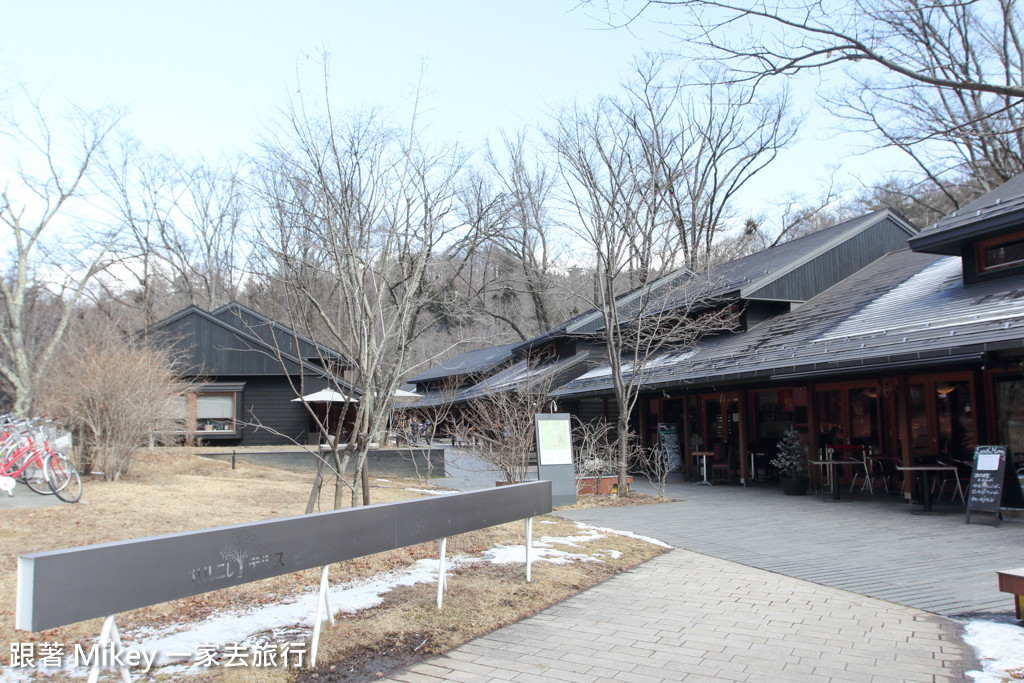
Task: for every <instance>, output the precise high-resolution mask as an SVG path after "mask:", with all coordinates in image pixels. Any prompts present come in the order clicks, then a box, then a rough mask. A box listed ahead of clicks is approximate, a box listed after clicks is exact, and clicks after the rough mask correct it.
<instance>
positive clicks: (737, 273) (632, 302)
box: [516, 209, 916, 352]
mask: <svg viewBox="0 0 1024 683" xmlns="http://www.w3.org/2000/svg"><path fill="white" fill-rule="evenodd" d="M886 220H891V221H893V223H894V224H895V225H897V226H899V228H901V229H902V230H903V231H904V232H905V233H906V234H907V236H908V237H909V236H910V235H913V234H915V232H916V229H915V228H914V227H913V226H912V225H911V224H910V223H908V222H907V221H905V220H904V219H903V218H902V217H900V216H899V215H898V214H896V213H895V212H893V211H891V210H890V209H881V210H878V211H873V212H871V213H867V214H864V215H861V216H857V217H856V218H852V219H850V220H847V221H843V222H841V223H837V224H835V225H833V226H831V227H828V228H825V229H824V230H819V231H818V232H814V233H811V234H809V235H804V236H803V237H798V238H796V239H793V240H790V241H789V242H783V243H782V244H778V245H776V246H774V247H769V248H767V249H762V250H761V251H758V252H755V253H753V254H749V255H747V256H744V257H742V258H738V259H735V260H733V261H729V262H727V263H724V264H722V265H719V266H716V267H714V268H712V269H711V270H710V272H709V273H706V274H700V273H694V272H693V271H690V270H688V269H686V268H680V269H678V270H676V271H673V272H671V273H668V274H666V275H664V276H663V277H662V278H660V279H659V280H658V281H657V282H655V283H653V284H652V285H651V286H650V287H649V288H648V295H647V296H643V297H641V296H640V295H641V294H642V293H643V290H639V289H638V290H633V291H631V292H628V293H626V294H624V295H622V296H621V297H620V298H619V305H620V315H621V317H623V318H626V317H629V316H630V315H635V314H637V313H642V310H641V308H649V309H653V308H657V309H658V310H659V311H663V310H670V309H673V308H683V307H688V308H689V307H691V306H693V305H694V302H701V303H706V304H707V305H708V306H715V305H718V304H720V303H722V302H723V301H727V300H732V299H739V298H744V299H756V298H759V293H763V291H764V290H766V289H767V288H768V287H769V285H771V284H772V283H775V282H777V281H778V280H780V279H781V278H784V277H786V276H787V275H790V274H791V273H793V272H794V271H796V270H797V269H799V268H800V267H801V266H804V265H806V264H808V263H810V262H811V261H813V260H814V259H816V258H818V257H820V256H822V255H824V254H826V253H827V252H829V251H830V250H833V249H836V248H837V247H839V246H840V245H843V244H844V243H847V242H848V241H849V240H851V239H852V238H854V237H855V236H857V235H859V234H861V233H863V232H865V231H866V230H869V229H871V228H872V227H875V226H877V225H878V224H879V223H881V222H883V221H886ZM893 246H895V245H893ZM900 246H902V242H901V243H900ZM883 253H884V251H877V253H873V254H871V255H869V256H868V258H867V259H866V260H874V259H875V258H877V257H879V256H881V255H882V254H883ZM858 267H859V266H854V267H852V268H850V269H849V270H850V271H852V270H855V269H857V268H858ZM848 272H849V271H848ZM687 281H690V282H691V284H689V285H688V284H687ZM831 282H834V279H833V280H832V281H829V282H828V284H831ZM826 286H827V285H826ZM819 289H820V288H819ZM660 291H664V292H665V295H663V296H659V292H660ZM815 293H816V292H815ZM767 298H771V299H776V300H777V299H778V297H777V296H771V297H767ZM806 298H808V297H800V298H793V297H789V298H787V299H785V300H787V301H803V300H805V299H806ZM603 323H604V320H603V318H602V316H601V312H600V311H598V310H597V309H591V310H589V311H586V312H584V313H581V314H580V315H577V316H576V317H574V318H572V319H571V320H569V321H566V322H565V323H563V324H561V325H559V326H558V327H555V328H552V329H551V330H548V331H547V332H545V333H543V334H541V335H538V336H536V337H534V338H533V339H530V340H528V341H526V342H524V343H523V344H521V345H520V346H519V347H518V348H517V349H516V351H517V352H518V351H522V350H525V349H527V348H529V347H530V346H533V345H536V344H538V343H541V342H544V341H547V340H550V339H555V338H558V337H560V336H568V335H572V334H574V333H578V334H582V333H588V332H595V331H597V330H599V329H602V328H603Z"/></svg>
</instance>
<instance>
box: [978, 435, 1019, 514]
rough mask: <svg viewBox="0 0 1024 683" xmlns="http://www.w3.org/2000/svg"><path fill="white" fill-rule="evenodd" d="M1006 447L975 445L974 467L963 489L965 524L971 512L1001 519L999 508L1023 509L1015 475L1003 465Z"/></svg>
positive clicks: (1005, 461)
mask: <svg viewBox="0 0 1024 683" xmlns="http://www.w3.org/2000/svg"><path fill="white" fill-rule="evenodd" d="M1006 451H1007V448H1006V446H978V447H977V448H975V449H974V468H973V471H972V473H971V484H970V486H969V487H968V489H967V524H970V523H971V513H972V512H991V513H993V514H995V524H996V525H997V526H998V525H999V520H1000V519H1002V513H1001V512H1000V509H1001V508H1004V507H1024V492H1022V491H1021V488H1020V480H1019V479H1017V473H1016V472H1014V470H1013V468H1012V467H1010V466H1009V464H1008V463H1007V457H1006V455H1007V453H1006Z"/></svg>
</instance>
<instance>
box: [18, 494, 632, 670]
mask: <svg viewBox="0 0 1024 683" xmlns="http://www.w3.org/2000/svg"><path fill="white" fill-rule="evenodd" d="M435 493H441V492H435ZM445 493H447V492H445ZM577 528H578V529H579V533H578V534H576V535H573V536H567V537H557V536H541V537H539V538H534V539H533V545H532V547H531V552H530V556H531V560H532V561H534V562H550V563H552V564H570V563H572V562H601V561H602V560H601V559H600V558H599V557H592V556H590V555H585V554H578V553H572V552H568V551H565V550H559V549H558V548H556V547H555V546H562V547H565V546H568V547H569V548H582V547H583V545H584V544H586V543H588V542H591V541H596V540H598V539H601V538H606V537H607V535H608V533H621V532H611V531H610V530H598V529H596V528H595V527H591V526H588V525H585V524H577ZM623 535H628V534H623ZM525 554H526V547H525V546H524V545H497V546H494V547H492V548H490V549H489V550H487V551H485V552H483V553H482V554H481V555H480V556H478V557H469V556H456V557H450V558H448V559H447V561H446V564H447V566H448V567H449V568H450V569H457V568H460V567H471V566H474V565H484V564H508V563H514V562H523V561H524V559H525ZM606 555H607V556H608V557H610V558H614V557H617V556H618V553H617V552H616V551H607V553H606ZM437 565H438V562H437V560H435V559H425V560H419V561H418V562H417V563H416V564H415V565H414V566H413V567H410V568H409V569H407V570H404V571H401V572H392V573H386V574H379V575H377V576H376V577H374V578H373V579H370V580H364V581H350V582H346V583H341V584H336V585H333V586H331V588H330V590H329V591H328V593H329V595H328V602H329V603H330V605H331V607H332V609H333V611H334V612H335V614H337V613H338V612H345V613H349V614H352V613H355V612H358V611H359V610H362V609H367V608H369V607H373V606H375V605H378V604H380V603H381V602H382V601H383V599H384V595H385V594H386V593H388V592H389V591H391V590H392V589H394V588H396V587H400V586H412V585H415V584H417V583H436V582H437ZM318 597H319V594H318V592H317V591H316V590H315V589H311V590H309V591H306V592H304V593H301V594H299V595H298V596H289V597H282V598H281V600H280V602H278V603H276V604H269V605H264V606H262V607H258V608H254V609H246V610H237V611H224V612H220V613H218V614H216V615H214V616H211V617H210V618H208V619H205V620H203V621H199V622H191V623H179V624H175V625H173V626H170V627H165V628H160V629H153V628H145V629H137V630H133V631H125V632H122V633H121V640H122V642H123V644H124V646H125V648H126V649H128V650H135V651H139V652H145V653H149V654H155V655H156V663H155V666H156V667H160V673H164V674H175V675H188V674H195V673H199V672H200V671H202V670H204V668H203V667H201V666H200V665H199V664H197V663H196V660H197V659H198V657H197V655H198V654H199V653H201V652H203V651H208V650H210V649H211V648H216V649H217V650H218V651H227V650H230V649H231V648H238V647H240V646H242V647H244V648H246V649H247V650H249V651H252V649H253V648H258V647H263V646H266V645H268V644H270V645H285V644H286V643H288V642H296V643H298V642H301V641H304V640H305V639H306V638H308V637H309V632H310V630H311V629H312V627H313V623H314V620H315V619H316V609H317V599H318ZM65 654H66V655H68V657H67V661H66V662H65V665H64V666H63V667H62V668H63V670H64V672H65V673H66V674H68V675H70V676H74V677H77V676H82V677H84V676H86V675H88V670H87V668H86V667H84V666H80V665H77V666H76V662H75V661H73V660H72V659H71V657H70V654H71V653H65ZM77 664H80V662H78V663H77ZM57 670H58V669H47V671H48V672H50V673H54V672H56V671H57ZM32 672H33V670H32V669H18V668H10V667H9V668H6V669H5V670H4V671H2V672H0V683H15V682H19V681H29V680H32V678H31V676H30V675H29V674H31V673H32Z"/></svg>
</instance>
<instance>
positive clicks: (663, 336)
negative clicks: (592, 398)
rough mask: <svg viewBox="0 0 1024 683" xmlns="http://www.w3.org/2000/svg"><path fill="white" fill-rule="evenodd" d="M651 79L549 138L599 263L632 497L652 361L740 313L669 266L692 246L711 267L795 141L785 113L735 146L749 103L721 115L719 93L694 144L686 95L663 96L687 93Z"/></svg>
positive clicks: (761, 121) (623, 472)
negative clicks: (635, 432) (749, 141)
mask: <svg viewBox="0 0 1024 683" xmlns="http://www.w3.org/2000/svg"><path fill="white" fill-rule="evenodd" d="M641 74H642V77H641V79H640V81H639V84H638V85H636V86H634V89H633V90H631V92H632V94H633V97H632V98H631V99H630V100H629V101H626V102H612V101H609V100H604V101H602V102H600V103H599V104H598V105H597V106H596V107H595V108H594V109H593V110H591V111H581V110H579V109H576V110H574V111H572V112H570V113H568V114H566V115H563V117H562V119H561V120H560V121H559V122H558V127H557V131H556V132H555V133H554V134H552V136H551V140H552V143H553V145H554V146H555V149H556V151H557V153H558V156H559V163H560V170H561V173H562V177H563V179H564V181H565V187H566V188H567V193H568V200H569V203H570V206H571V207H572V210H573V211H574V212H575V214H576V219H577V220H576V224H577V226H578V227H577V228H576V232H577V235H578V237H579V238H580V240H581V242H582V243H583V244H585V245H586V247H587V248H588V250H589V251H590V254H589V255H590V256H591V257H592V258H594V260H595V261H596V268H595V271H594V275H595V277H594V286H593V298H592V300H591V302H592V306H593V307H594V308H595V309H597V310H598V311H600V312H601V315H602V318H603V326H602V327H603V328H602V330H601V332H600V334H599V335H597V336H598V337H599V339H600V340H601V342H602V343H603V344H604V347H605V350H606V352H607V356H608V362H609V372H610V375H611V380H612V385H613V393H614V396H615V401H616V407H617V414H618V417H617V423H616V427H615V434H616V447H617V451H618V457H617V464H618V474H619V486H618V491H619V495H626V492H627V488H626V476H627V469H628V466H629V454H630V448H629V438H628V432H629V429H628V420H629V415H630V413H631V411H632V409H633V407H634V406H635V404H636V401H637V397H638V395H639V391H640V388H641V387H642V386H643V385H644V383H645V381H646V378H647V376H648V374H649V371H650V367H651V363H652V362H654V360H655V359H656V357H657V356H658V355H659V354H661V353H662V352H667V351H669V350H671V349H679V350H686V349H688V348H690V347H692V346H693V345H694V344H695V343H696V342H697V340H698V339H700V338H701V337H702V336H704V335H706V334H711V333H715V332H719V331H722V330H725V329H729V328H730V327H731V326H732V325H733V324H734V322H735V319H736V311H734V310H733V309H732V308H730V307H724V306H722V305H721V304H719V303H717V302H716V301H715V300H714V291H715V286H716V283H715V282H713V281H711V280H710V279H709V278H707V277H705V276H701V275H698V274H697V273H696V272H695V271H694V270H692V269H683V270H679V271H670V268H671V266H672V265H673V264H674V261H675V259H676V257H677V255H679V254H680V253H681V250H692V251H687V252H685V258H686V261H688V262H690V263H700V262H706V260H707V255H708V254H709V252H710V247H711V244H712V239H713V233H714V231H715V230H717V229H719V228H721V227H724V225H725V224H726V220H725V219H726V217H727V216H728V210H729V207H730V200H731V199H732V197H733V195H734V192H735V190H736V189H737V188H738V186H739V185H741V184H742V183H743V182H745V178H749V177H750V176H752V175H753V174H755V173H757V172H758V171H759V170H761V169H763V168H764V167H765V166H766V165H767V163H768V162H769V161H770V159H771V158H773V157H774V154H775V152H776V151H777V149H778V144H781V142H782V141H784V140H785V139H786V138H785V136H784V135H782V132H783V131H784V128H785V126H784V124H783V120H782V112H781V110H779V109H776V110H775V112H776V113H774V114H772V115H771V116H763V115H759V116H758V117H757V118H756V119H755V122H754V124H753V126H754V131H755V132H754V133H753V138H754V139H756V140H757V141H758V142H757V144H756V145H755V146H754V148H753V149H748V148H747V147H746V145H744V144H740V145H738V146H737V145H735V144H733V142H732V141H734V140H743V139H744V138H745V137H747V136H748V135H750V134H749V132H748V131H747V130H746V129H744V128H743V126H742V121H743V119H742V117H739V116H736V115H735V114H734V113H733V112H732V109H733V108H736V107H741V106H742V102H741V101H735V100H726V103H727V104H728V106H726V107H725V108H724V109H723V110H721V111H718V110H716V107H717V106H718V103H716V101H715V99H714V97H710V99H709V101H708V103H709V106H710V107H711V108H712V110H713V113H712V114H710V115H709V118H708V120H709V121H714V123H713V124H712V125H710V127H707V128H700V127H698V128H697V130H699V131H700V133H699V134H697V135H694V136H693V137H692V138H691V137H688V136H687V132H688V131H692V130H693V129H692V128H689V127H688V126H687V124H686V121H685V119H684V120H680V118H677V116H678V114H676V115H675V116H673V108H674V106H675V104H676V100H675V99H674V98H673V97H663V96H661V95H662V94H664V93H666V92H667V93H673V92H677V89H675V88H674V87H671V88H669V89H666V90H659V89H658V88H657V75H656V73H654V72H651V71H643V70H641ZM726 121H728V122H731V123H730V125H731V128H730V126H727V125H725V122H726ZM765 124H767V129H763V128H762V126H763V125H765ZM780 135H781V137H780ZM772 141H774V142H772ZM730 174H732V179H731V180H728V178H729V177H730ZM723 178H724V179H726V181H725V182H724V183H723V182H721V181H722V179H723ZM679 187H685V188H686V190H685V197H681V196H680V194H679V193H678V189H677V188H679ZM691 230H692V231H696V232H690V233H689V237H687V234H688V233H687V231H691ZM694 253H696V254H698V255H699V256H695V255H694ZM666 271H669V272H668V274H667V275H661V273H664V272H666ZM627 287H630V288H631V289H630V291H629V292H628V293H624V292H623V290H624V289H626V288H627Z"/></svg>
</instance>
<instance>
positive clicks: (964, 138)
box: [606, 0, 1024, 208]
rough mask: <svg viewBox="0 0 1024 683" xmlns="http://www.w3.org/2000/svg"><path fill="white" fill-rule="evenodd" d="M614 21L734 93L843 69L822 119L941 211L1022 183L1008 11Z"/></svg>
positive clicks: (1012, 17) (856, 7) (916, 4)
mask: <svg viewBox="0 0 1024 683" xmlns="http://www.w3.org/2000/svg"><path fill="white" fill-rule="evenodd" d="M606 7H609V8H610V4H606ZM625 11H626V14H617V13H615V12H611V13H610V14H609V18H608V19H607V20H608V21H610V22H612V23H629V22H631V21H636V20H638V19H639V17H640V16H641V15H644V16H647V17H649V18H651V19H652V20H655V21H661V22H665V23H667V24H670V25H671V26H673V28H674V29H675V30H676V31H677V32H678V33H679V34H680V37H681V38H682V39H683V40H684V41H685V42H687V43H689V44H690V45H691V46H692V47H693V48H694V50H693V51H692V54H693V55H694V58H695V59H699V60H709V61H711V62H713V63H714V64H715V65H716V66H720V65H725V66H726V67H727V68H729V69H730V70H731V78H732V80H734V81H738V82H747V83H754V84H757V83H761V82H763V81H764V80H765V79H767V78H770V77H774V76H784V77H793V76H796V75H799V74H801V73H804V72H810V73H812V74H814V75H816V76H821V75H823V74H824V73H826V72H827V70H830V69H832V68H834V67H845V69H844V70H845V73H846V75H847V77H848V79H849V80H848V81H845V82H843V85H840V86H839V88H838V92H835V93H832V94H831V95H830V96H829V97H828V102H829V104H830V111H833V112H836V113H840V114H842V115H844V116H845V117H846V118H847V119H848V120H849V119H853V120H854V122H855V125H858V126H864V127H866V129H867V130H869V131H871V132H873V133H874V134H875V135H877V136H878V139H879V144H881V145H883V146H892V147H896V148H898V149H900V150H902V151H903V152H904V153H905V154H906V155H907V158H909V159H910V160H911V161H912V162H913V163H914V164H915V165H916V166H917V168H918V169H919V171H920V175H921V178H923V179H925V180H927V181H928V184H929V185H930V186H931V188H937V189H938V190H939V191H940V192H944V193H947V197H946V199H947V200H948V201H949V202H950V203H951V204H952V205H953V208H957V207H958V206H960V205H961V202H962V201H963V197H962V196H961V195H960V194H959V193H957V192H956V191H954V188H956V186H959V185H963V184H964V181H965V180H969V181H970V182H972V183H973V184H974V190H975V191H974V192H973V193H972V194H971V195H970V196H969V197H968V200H969V199H971V198H973V197H974V196H976V195H977V194H980V193H981V192H983V191H987V190H989V189H991V188H992V187H995V186H997V185H999V184H1000V183H1002V182H1003V181H1005V180H1007V179H1009V178H1011V177H1013V176H1014V175H1017V174H1019V173H1021V172H1022V171H1024V157H1022V152H1024V146H1022V131H1024V128H1022V123H1024V121H1022V119H1021V116H1022V107H1021V104H1022V98H1024V42H1022V41H1021V38H1020V29H1021V22H1022V15H1021V10H1020V9H1019V8H1018V7H1017V4H1016V2H1014V1H1013V0H977V1H973V2H962V1H961V0H950V1H940V2H924V1H922V0H856V1H854V2H816V1H813V0H807V1H804V0H799V1H797V2H791V3H769V2H754V3H748V2H734V1H732V0H648V1H644V2H638V3H635V4H633V5H631V6H627V7H626V9H625ZM833 82H834V83H835V82H836V81H833ZM826 94H827V93H826ZM847 125H848V124H847Z"/></svg>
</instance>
